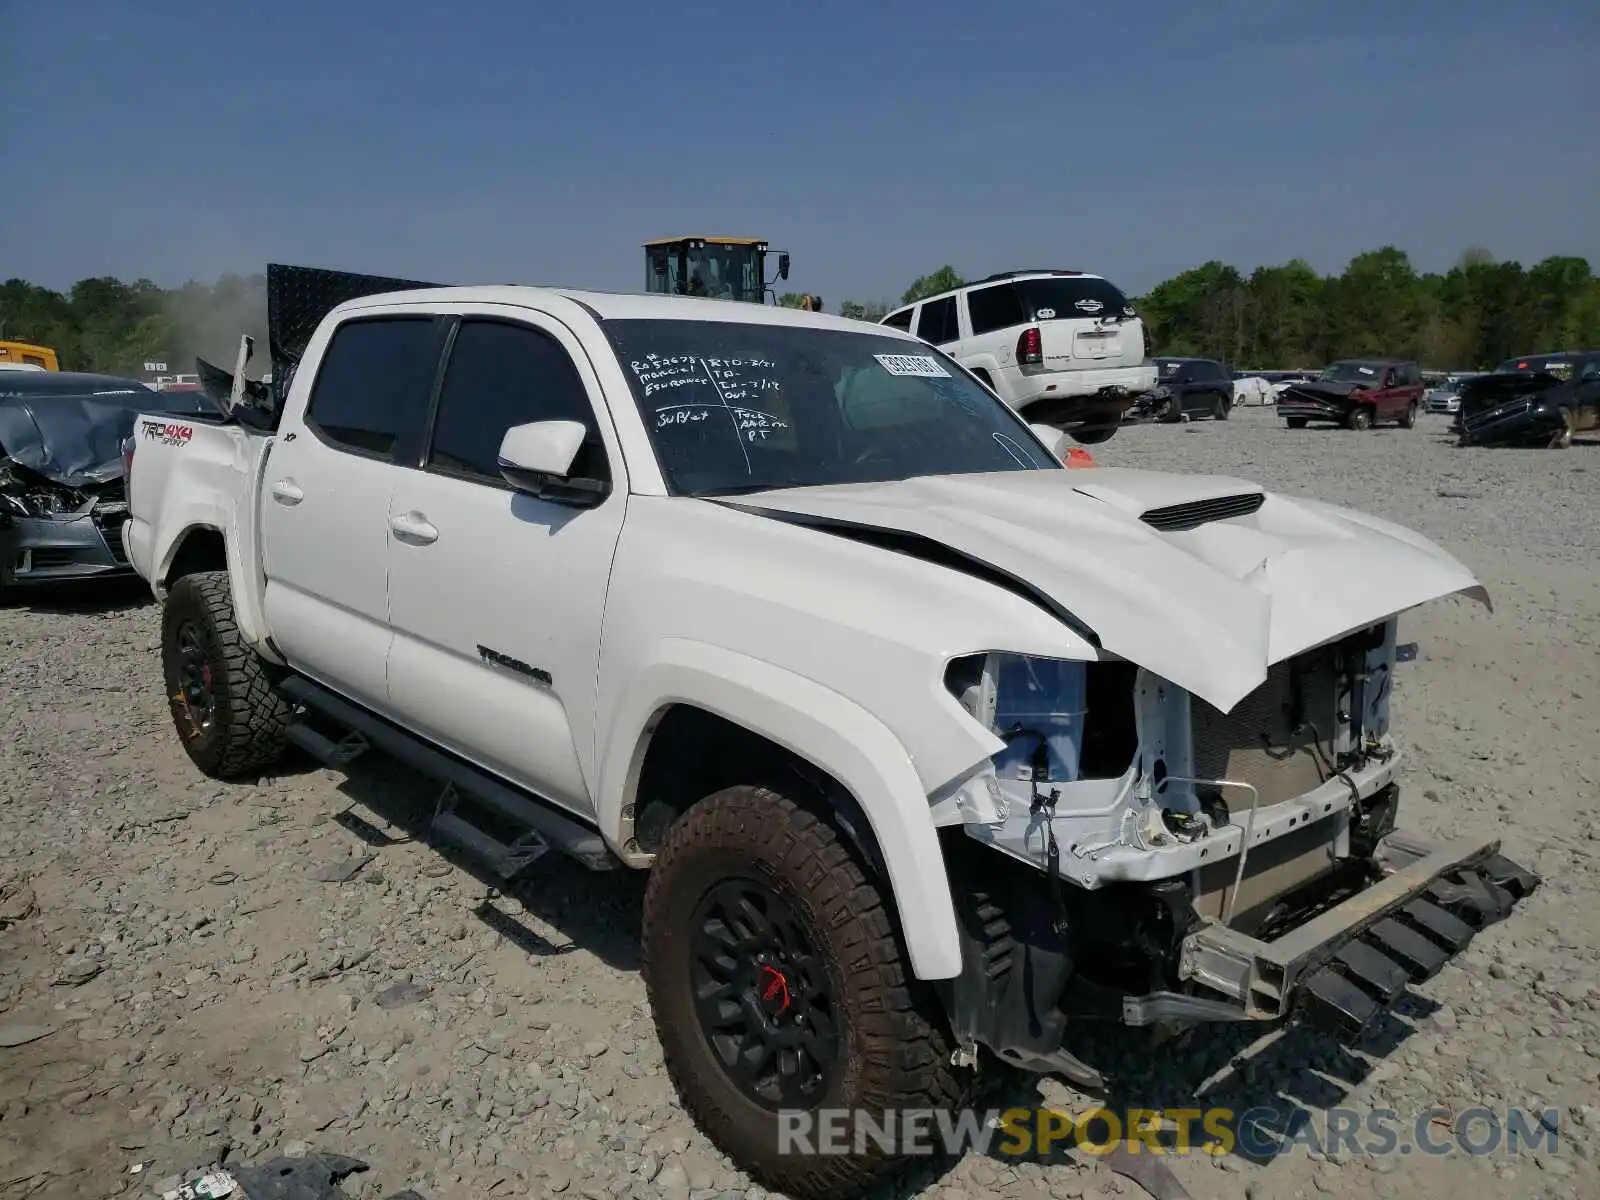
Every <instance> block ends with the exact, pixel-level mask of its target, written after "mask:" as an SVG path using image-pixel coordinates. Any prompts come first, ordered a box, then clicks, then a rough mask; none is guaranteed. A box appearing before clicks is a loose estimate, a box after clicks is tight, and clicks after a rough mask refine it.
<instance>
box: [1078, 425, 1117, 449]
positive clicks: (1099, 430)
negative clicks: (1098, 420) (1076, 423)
mask: <svg viewBox="0 0 1600 1200" xmlns="http://www.w3.org/2000/svg"><path fill="white" fill-rule="evenodd" d="M1116 433H1117V426H1115V425H1095V426H1092V427H1090V428H1088V429H1069V430H1068V431H1067V436H1068V437H1070V438H1071V439H1072V440H1073V441H1075V442H1077V443H1078V444H1079V445H1080V446H1098V445H1100V443H1101V442H1109V441H1110V440H1111V439H1112V438H1113V437H1115V436H1116Z"/></svg>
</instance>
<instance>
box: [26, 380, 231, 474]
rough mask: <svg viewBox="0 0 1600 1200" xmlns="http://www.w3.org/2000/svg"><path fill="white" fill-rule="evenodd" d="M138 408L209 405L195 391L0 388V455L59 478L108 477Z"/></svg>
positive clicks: (206, 408) (184, 410) (182, 410)
mask: <svg viewBox="0 0 1600 1200" xmlns="http://www.w3.org/2000/svg"><path fill="white" fill-rule="evenodd" d="M141 412H152V413H171V414H172V415H174V416H201V415H203V414H212V413H214V412H215V409H213V408H212V407H211V405H210V404H208V403H207V402H206V399H205V397H204V396H202V395H201V394H200V393H199V392H153V391H131V390H130V391H126V392H99V393H93V394H73V393H63V392H52V393H49V394H37V395H21V394H16V393H13V394H11V395H6V394H4V393H3V392H0V454H4V455H6V456H8V457H10V458H12V459H14V460H15V461H17V462H19V463H21V464H22V465H23V466H25V467H28V468H30V469H32V470H34V471H37V472H38V473H39V474H41V475H44V476H47V477H48V478H51V479H55V480H58V481H61V482H72V481H89V480H96V479H109V478H112V477H114V476H116V475H120V474H121V473H122V442H123V439H125V438H127V437H128V436H129V435H130V434H131V433H132V432H133V422H134V419H135V418H136V417H137V416H138V415H139V414H140V413H141Z"/></svg>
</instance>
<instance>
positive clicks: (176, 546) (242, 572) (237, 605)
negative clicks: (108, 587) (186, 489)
mask: <svg viewBox="0 0 1600 1200" xmlns="http://www.w3.org/2000/svg"><path fill="white" fill-rule="evenodd" d="M163 517H164V518H167V519H165V520H164V521H163V525H164V526H165V527H167V528H169V529H172V528H174V527H175V530H176V531H175V532H171V533H167V534H166V535H165V536H164V537H162V539H161V540H160V541H159V542H158V543H157V544H156V547H155V554H154V556H153V562H154V564H155V566H154V567H153V569H152V571H151V580H150V582H151V586H152V589H153V590H154V591H155V594H156V596H157V598H158V599H160V600H162V601H165V600H166V598H167V590H168V589H167V586H166V583H165V580H166V578H167V572H168V571H170V570H172V564H173V562H174V561H175V560H176V559H177V557H178V553H179V551H180V550H181V549H182V547H183V544H184V543H185V542H186V541H187V540H188V538H189V535H190V534H193V533H197V532H209V533H215V534H219V535H220V536H221V538H222V545H223V552H224V554H225V555H226V557H227V563H228V588H229V590H230V591H231V592H232V598H233V619H234V623H235V624H236V625H237V626H238V627H239V635H240V636H241V637H242V638H244V640H245V641H246V642H247V643H248V644H249V645H250V646H251V647H252V648H253V649H255V650H256V651H257V653H260V654H263V655H265V656H267V657H268V658H271V659H272V660H273V661H278V656H277V655H276V654H275V653H274V652H273V651H272V649H271V646H270V644H269V642H268V638H269V636H270V634H271V632H272V630H271V627H270V626H269V625H268V624H267V614H266V612H265V610H264V608H263V606H262V603H261V600H262V591H261V588H262V584H263V583H264V579H263V577H262V574H261V571H260V570H259V568H256V567H254V564H255V563H256V562H257V559H256V556H255V555H254V553H253V551H254V548H255V541H254V538H253V536H252V534H251V533H250V532H249V531H247V530H245V529H244V528H242V523H241V522H240V521H239V519H238V513H237V510H235V509H229V508H226V507H224V506H221V505H218V504H214V503H207V502H204V501H192V502H190V503H188V504H185V505H184V506H183V508H182V509H181V511H180V512H178V513H174V514H171V515H170V516H169V515H168V514H165V513H164V514H163ZM174 518H175V519H174ZM246 542H248V544H249V548H250V550H251V551H252V553H251V554H250V557H249V559H248V560H246V559H245V558H244V557H243V556H242V555H241V553H240V549H241V547H242V546H243V545H244V544H245V543H246Z"/></svg>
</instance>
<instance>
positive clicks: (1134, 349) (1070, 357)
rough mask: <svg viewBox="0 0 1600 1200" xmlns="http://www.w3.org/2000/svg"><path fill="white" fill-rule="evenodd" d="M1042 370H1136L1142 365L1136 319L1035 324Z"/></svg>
mask: <svg viewBox="0 0 1600 1200" xmlns="http://www.w3.org/2000/svg"><path fill="white" fill-rule="evenodd" d="M1039 331H1040V334H1041V336H1042V337H1043V341H1044V361H1045V365H1046V366H1051V367H1055V368H1056V369H1058V370H1070V369H1077V368H1085V367H1087V368H1101V367H1137V366H1139V365H1140V364H1141V363H1143V362H1144V327H1143V325H1142V323H1141V322H1140V321H1139V320H1138V318H1133V319H1131V320H1126V321H1121V322H1116V321H1106V322H1103V323H1102V322H1100V321H1096V320H1092V319H1090V320H1072V319H1069V318H1062V319H1056V320H1043V321H1040V322H1039Z"/></svg>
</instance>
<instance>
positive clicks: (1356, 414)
mask: <svg viewBox="0 0 1600 1200" xmlns="http://www.w3.org/2000/svg"><path fill="white" fill-rule="evenodd" d="M1344 427H1345V428H1346V429H1371V428H1372V410H1371V409H1369V408H1358V409H1355V410H1354V411H1352V412H1351V414H1350V415H1349V416H1348V417H1346V418H1345V419H1344Z"/></svg>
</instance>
